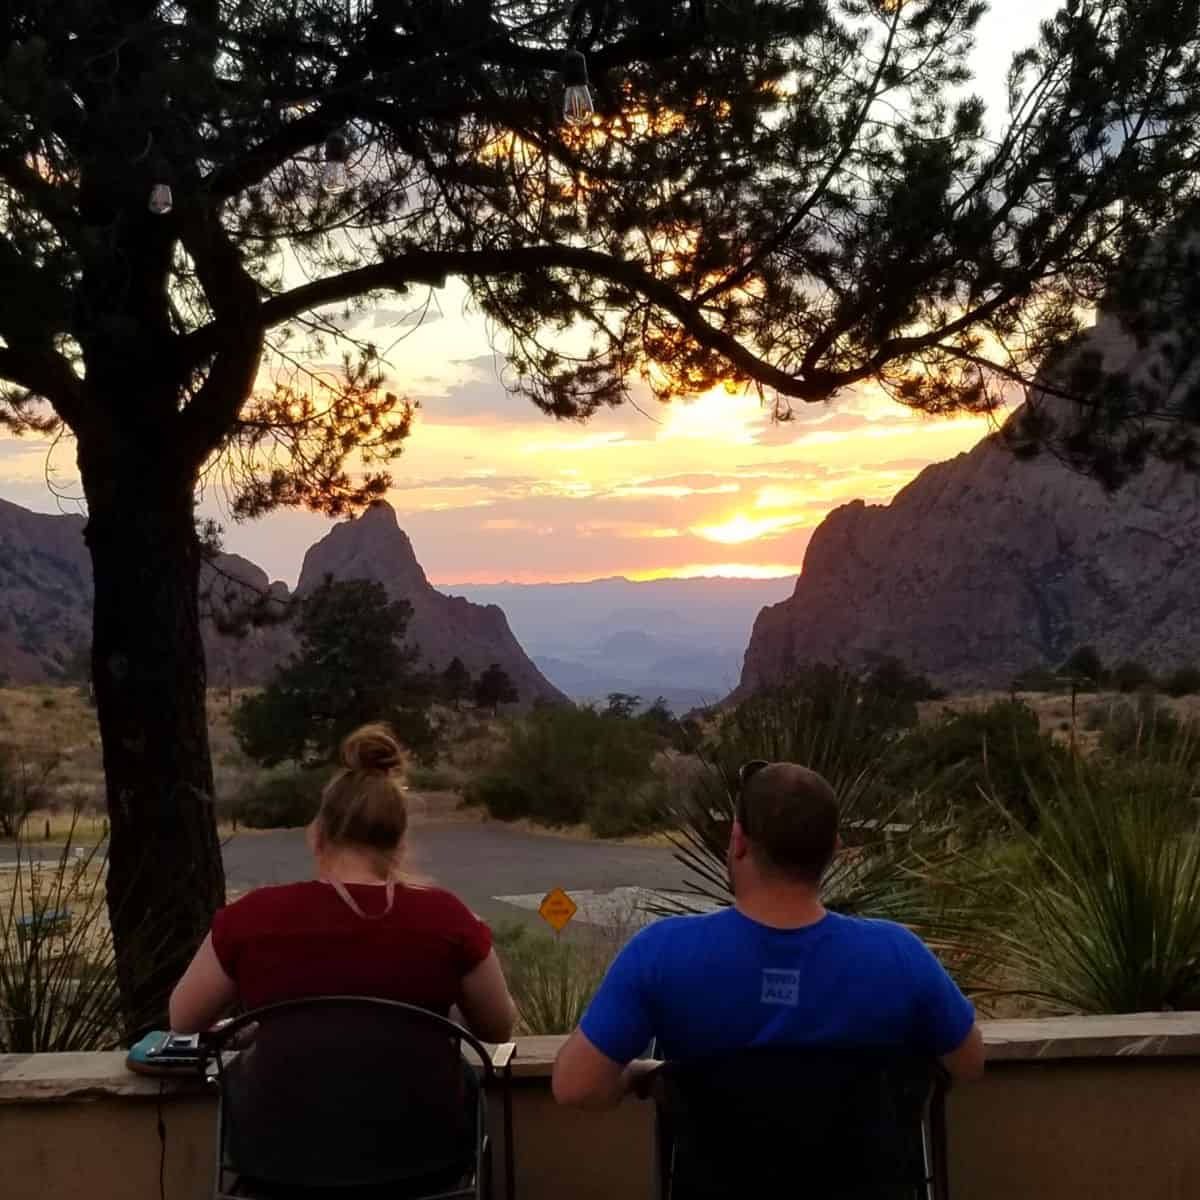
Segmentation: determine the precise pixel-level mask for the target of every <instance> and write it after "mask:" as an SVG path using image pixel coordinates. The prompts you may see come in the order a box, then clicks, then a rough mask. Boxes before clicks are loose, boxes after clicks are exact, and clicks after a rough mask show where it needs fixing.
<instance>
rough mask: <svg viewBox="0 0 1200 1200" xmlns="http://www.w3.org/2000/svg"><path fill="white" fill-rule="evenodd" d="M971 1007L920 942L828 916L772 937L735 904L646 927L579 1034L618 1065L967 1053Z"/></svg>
mask: <svg viewBox="0 0 1200 1200" xmlns="http://www.w3.org/2000/svg"><path fill="white" fill-rule="evenodd" d="M974 1022H975V1010H974V1009H973V1008H972V1007H971V1003H970V1001H969V1000H967V998H966V997H965V996H964V995H963V994H962V992H960V991H959V990H958V987H957V986H956V985H955V983H954V981H953V980H952V979H951V978H950V976H949V975H948V974H946V971H945V970H944V969H943V967H942V965H941V963H939V962H938V960H937V959H936V958H935V957H934V956H933V954H932V952H931V951H930V950H929V948H928V947H927V946H926V945H925V943H924V942H922V941H921V939H920V938H918V937H917V936H916V935H915V934H912V933H910V932H909V931H908V930H907V929H905V928H904V927H903V926H902V925H895V924H893V923H892V922H891V921H873V920H864V919H862V918H858V917H844V916H840V915H838V914H837V913H828V914H827V915H826V916H824V917H823V918H822V919H821V920H820V921H818V922H817V923H816V924H815V925H809V926H805V927H804V928H801V929H772V928H770V927H769V926H766V925H760V924H758V922H756V921H752V920H750V918H749V917H746V916H743V915H742V913H740V912H738V911H737V909H735V908H727V909H723V910H722V911H720V912H717V913H711V914H706V915H704V916H693V917H669V918H667V919H666V920H663V921H658V922H656V923H655V924H653V925H649V926H647V927H646V928H645V929H643V930H642V931H641V932H640V933H638V934H637V936H636V937H634V938H633V939H632V940H631V941H630V942H629V944H628V945H627V946H626V947H625V948H624V949H623V950H622V951H621V953H620V954H619V955H618V956H617V958H616V960H615V961H614V963H613V964H612V966H611V967H610V968H609V971H608V974H607V975H606V976H605V979H604V982H603V983H602V984H601V985H600V990H599V991H598V992H597V993H596V996H595V998H594V999H593V1000H592V1003H591V1005H590V1006H589V1008H588V1010H587V1013H586V1014H585V1015H584V1018H583V1021H582V1022H581V1025H580V1028H582V1030H583V1032H584V1034H585V1035H586V1036H587V1039H588V1040H589V1041H590V1042H591V1043H592V1045H594V1046H595V1047H596V1049H597V1050H599V1051H601V1052H602V1053H603V1054H606V1055H607V1056H608V1057H609V1058H611V1059H613V1060H615V1061H616V1062H619V1063H627V1062H629V1061H630V1060H631V1059H633V1058H636V1057H638V1055H640V1054H644V1053H645V1051H646V1047H647V1046H648V1045H649V1044H650V1041H651V1039H652V1038H656V1039H657V1040H658V1050H659V1052H660V1053H661V1054H662V1056H663V1057H666V1058H690V1057H693V1056H696V1055H703V1054H717V1053H721V1052H722V1051H728V1050H739V1049H743V1048H746V1047H749V1046H765V1045H783V1046H833V1047H838V1046H840V1047H845V1048H850V1047H855V1048H861V1049H885V1050H910V1051H912V1052H914V1053H919V1054H928V1055H930V1056H934V1057H938V1056H941V1055H943V1054H948V1053H950V1051H951V1050H955V1049H957V1048H958V1047H959V1046H960V1045H962V1042H963V1040H964V1039H965V1038H966V1036H967V1034H968V1033H970V1031H971V1026H972V1025H973V1024H974Z"/></svg>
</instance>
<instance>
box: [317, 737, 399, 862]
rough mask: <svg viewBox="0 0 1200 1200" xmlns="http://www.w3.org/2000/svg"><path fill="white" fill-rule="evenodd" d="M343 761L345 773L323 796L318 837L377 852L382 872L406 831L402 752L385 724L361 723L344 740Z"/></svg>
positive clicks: (342, 771) (336, 843)
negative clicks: (401, 770) (401, 771)
mask: <svg viewBox="0 0 1200 1200" xmlns="http://www.w3.org/2000/svg"><path fill="white" fill-rule="evenodd" d="M340 757H341V762H342V767H341V770H339V771H338V773H337V774H336V775H334V777H333V778H332V779H331V780H330V781H329V782H328V783H327V784H326V785H325V790H324V791H323V792H322V793H321V807H320V809H319V810H318V811H317V817H316V828H317V833H318V835H319V836H320V839H321V841H322V842H324V843H325V844H326V845H329V846H345V847H353V848H354V849H358V850H368V851H374V852H375V853H376V854H377V855H379V859H380V867H381V874H384V873H386V870H387V869H388V868H390V867H391V866H392V864H393V862H394V859H395V856H396V852H397V850H398V849H399V848H400V843H401V842H402V841H403V840H404V834H405V831H406V830H407V829H408V805H407V803H406V801H405V799H404V788H403V785H402V783H401V776H400V769H401V768H402V767H403V766H404V751H403V750H402V749H401V748H400V743H399V742H398V741H396V738H395V736H394V735H393V733H392V731H391V730H390V729H389V728H388V727H387V726H386V725H382V724H374V725H363V726H362V727H361V728H359V729H356V730H355V731H354V732H353V733H351V734H349V735H348V736H347V737H346V738H345V740H344V741H343V742H342V745H341V751H340Z"/></svg>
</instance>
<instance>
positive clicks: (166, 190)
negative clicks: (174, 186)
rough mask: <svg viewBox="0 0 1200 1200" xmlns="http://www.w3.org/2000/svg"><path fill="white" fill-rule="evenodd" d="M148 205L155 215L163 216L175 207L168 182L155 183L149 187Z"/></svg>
mask: <svg viewBox="0 0 1200 1200" xmlns="http://www.w3.org/2000/svg"><path fill="white" fill-rule="evenodd" d="M149 207H150V211H151V212H152V213H153V214H154V215H155V216H156V217H165V216H166V215H167V213H169V212H170V211H171V209H173V208H174V207H175V197H174V196H172V195H171V185H170V184H169V183H156V184H155V185H154V186H153V187H152V188H151V189H150V205H149Z"/></svg>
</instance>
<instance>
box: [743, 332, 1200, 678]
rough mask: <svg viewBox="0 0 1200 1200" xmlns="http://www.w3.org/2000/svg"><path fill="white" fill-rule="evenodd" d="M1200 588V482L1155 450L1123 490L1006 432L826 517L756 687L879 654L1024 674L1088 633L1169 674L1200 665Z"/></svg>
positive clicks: (749, 658) (1109, 352) (753, 658)
mask: <svg viewBox="0 0 1200 1200" xmlns="http://www.w3.org/2000/svg"><path fill="white" fill-rule="evenodd" d="M1084 345H1085V347H1086V348H1090V349H1093V350H1099V351H1100V353H1101V354H1102V355H1103V356H1104V361H1105V365H1106V366H1107V367H1110V368H1114V369H1115V368H1117V367H1122V368H1128V369H1129V370H1130V371H1131V372H1132V373H1133V374H1140V373H1142V372H1143V371H1144V370H1146V369H1147V368H1148V364H1149V363H1151V362H1152V361H1153V355H1154V348H1153V347H1152V348H1151V350H1150V351H1149V352H1146V353H1138V351H1137V350H1136V348H1135V347H1134V346H1133V343H1132V342H1131V341H1130V340H1129V339H1128V338H1127V337H1125V335H1124V334H1123V332H1122V330H1121V329H1120V328H1119V327H1118V326H1117V325H1116V324H1115V323H1114V322H1113V321H1112V320H1111V319H1107V318H1105V319H1102V320H1101V321H1100V322H1099V323H1098V324H1097V326H1096V328H1095V329H1094V330H1093V331H1092V332H1091V333H1090V334H1089V335H1088V337H1087V339H1085V343H1084ZM1036 399H1037V401H1038V402H1039V403H1041V404H1042V405H1043V406H1046V405H1052V404H1053V403H1054V402H1052V401H1047V400H1045V399H1044V398H1043V397H1040V396H1038V397H1036ZM1014 419H1015V418H1014ZM1198 594H1200V478H1197V477H1196V476H1195V475H1194V474H1188V473H1186V472H1184V471H1183V470H1181V469H1180V468H1178V467H1174V466H1170V465H1167V464H1164V463H1162V462H1158V461H1153V462H1151V463H1150V464H1149V465H1148V466H1147V467H1146V469H1145V470H1144V471H1143V472H1142V473H1141V474H1139V475H1136V476H1135V477H1134V478H1133V479H1132V480H1131V481H1130V482H1129V483H1127V484H1126V485H1125V486H1124V487H1123V488H1121V489H1120V490H1119V491H1117V492H1116V493H1113V494H1107V493H1105V491H1104V490H1103V489H1102V488H1101V487H1100V485H1099V484H1097V483H1095V482H1094V481H1093V480H1091V479H1088V478H1086V477H1084V476H1082V475H1079V474H1077V473H1074V472H1072V471H1070V470H1068V469H1067V468H1066V467H1064V466H1063V465H1061V463H1059V462H1058V461H1057V460H1056V459H1054V458H1052V457H1050V456H1045V457H1042V458H1038V459H1035V460H1033V461H1018V460H1017V459H1015V458H1013V456H1012V455H1011V454H1010V453H1009V451H1008V450H1007V449H1006V448H1005V447H1004V446H1003V445H1002V444H1000V442H999V439H996V438H989V439H986V440H984V441H983V442H981V443H980V444H979V445H977V446H976V447H975V448H974V449H973V450H971V451H970V452H969V453H966V454H961V455H959V456H958V457H956V458H954V459H952V460H950V461H949V462H944V463H938V464H936V465H934V466H931V467H927V468H926V469H925V470H924V471H922V472H921V474H920V475H918V476H917V478H916V479H915V480H914V481H913V482H912V483H911V484H909V485H908V486H907V487H906V488H904V489H903V490H902V491H901V492H899V493H898V494H897V495H896V497H895V499H894V500H893V501H892V502H891V503H890V504H888V505H885V506H878V505H867V504H864V503H863V502H862V501H855V502H854V503H852V504H847V505H844V506H843V507H841V508H838V509H835V510H834V511H833V512H831V513H830V514H829V516H828V517H826V519H825V520H824V521H823V522H822V523H821V525H820V526H819V527H818V529H817V530H816V532H815V533H814V534H813V538H812V541H811V543H810V544H809V548H808V552H807V554H806V555H805V560H804V569H803V572H802V574H801V575H800V578H799V579H798V580H797V582H796V589H795V591H794V593H793V594H792V596H791V597H790V598H789V599H788V600H785V601H784V602H782V603H781V604H776V605H773V606H771V607H769V608H765V609H763V610H762V612H761V613H760V615H759V617H758V620H757V621H756V623H755V626H754V632H753V634H752V635H751V639H750V645H749V647H748V649H747V651H746V656H745V661H744V665H743V670H742V680H741V686H740V687H739V689H738V690H739V692H740V693H745V692H746V691H749V690H753V689H754V688H756V687H759V686H762V685H763V684H768V683H771V682H776V681H778V680H780V679H781V678H784V677H785V676H786V675H787V674H788V673H789V672H790V671H791V670H793V669H794V668H795V667H796V666H797V665H800V664H803V663H807V662H817V661H824V662H844V663H846V664H847V665H858V664H861V663H863V662H865V661H868V660H869V659H870V658H871V656H872V655H875V654H890V655H895V656H896V657H898V658H900V659H902V660H903V661H905V662H907V663H909V664H910V665H912V666H914V667H916V668H918V669H920V670H923V671H926V672H928V673H929V674H930V675H931V676H932V677H934V678H935V679H937V680H938V681H939V682H941V683H942V684H943V685H945V686H949V687H969V686H1007V685H1008V683H1009V681H1010V680H1011V679H1012V677H1013V675H1014V674H1016V673H1017V672H1019V671H1021V670H1023V669H1025V668H1027V667H1030V666H1033V665H1040V664H1043V663H1052V664H1057V663H1060V662H1061V661H1062V660H1063V659H1064V658H1066V656H1067V655H1068V654H1069V653H1070V652H1071V650H1072V649H1074V648H1075V647H1077V646H1079V645H1081V644H1085V643H1090V644H1093V645H1095V646H1096V647H1097V649H1098V650H1099V651H1100V654H1101V655H1102V656H1103V657H1104V658H1105V659H1106V660H1107V661H1109V662H1118V661H1120V660H1123V659H1138V660H1141V661H1143V662H1144V663H1146V664H1147V665H1148V666H1150V667H1151V668H1154V669H1159V670H1161V669H1164V668H1169V667H1171V666H1175V665H1179V664H1180V663H1183V662H1188V661H1200V604H1198V603H1197V600H1196V597H1197V595H1198Z"/></svg>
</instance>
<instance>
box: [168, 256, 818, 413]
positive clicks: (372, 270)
mask: <svg viewBox="0 0 1200 1200" xmlns="http://www.w3.org/2000/svg"><path fill="white" fill-rule="evenodd" d="M554 269H559V270H567V271H580V272H582V273H584V274H587V275H590V276H592V277H594V278H598V279H606V280H608V281H609V282H611V283H617V284H620V285H621V286H623V287H626V288H628V289H630V290H631V291H633V292H636V293H638V294H639V295H641V296H642V297H644V298H645V299H646V300H648V301H650V303H651V304H653V305H655V306H656V307H657V308H660V309H662V310H663V311H664V312H667V313H670V315H671V316H673V317H674V318H675V319H676V320H677V321H678V322H679V324H680V325H681V326H682V327H683V328H684V329H685V330H686V331H687V333H688V334H689V336H691V337H693V338H694V339H695V340H696V342H697V343H699V344H700V345H701V346H704V347H705V348H706V349H709V350H712V351H715V352H716V353H718V354H720V355H722V356H723V357H724V358H726V359H728V361H729V362H730V363H731V364H732V365H733V366H734V367H736V368H737V369H738V370H739V371H741V372H743V373H744V374H746V375H747V376H749V377H750V378H752V379H755V380H757V381H758V382H759V383H761V384H763V385H764V386H766V387H770V388H774V389H775V390H776V391H778V392H780V393H781V394H783V395H786V396H792V397H795V398H797V399H802V400H807V401H816V400H824V399H826V398H827V397H828V396H829V395H830V393H831V392H832V391H834V390H836V388H837V387H838V386H839V381H838V377H837V376H834V375H830V374H817V373H814V374H813V375H812V376H811V377H809V378H801V377H797V376H793V375H790V374H788V373H787V372H786V371H781V370H780V369H779V368H778V367H775V366H773V365H772V364H771V363H769V362H767V361H766V360H765V359H763V358H760V357H759V356H758V355H756V354H754V353H753V352H752V351H750V350H748V349H747V348H746V347H745V346H743V345H742V344H741V343H740V342H739V341H738V340H737V338H735V337H733V336H732V335H730V334H727V333H724V332H723V331H722V330H719V329H715V328H714V327H713V326H712V325H710V324H709V323H708V321H707V320H706V319H705V318H704V316H703V314H702V312H701V311H700V309H699V308H698V307H697V306H696V305H695V304H694V303H693V302H691V301H689V300H687V299H686V298H685V297H683V296H681V295H680V294H679V292H677V291H676V290H675V288H674V287H672V286H671V285H670V284H669V283H664V282H663V281H662V280H660V279H657V278H656V277H655V276H653V275H651V274H650V273H649V272H648V271H645V270H644V269H643V268H642V267H640V266H638V265H637V264H636V263H630V262H625V261H623V260H621V259H618V258H614V257H612V256H611V255H608V254H602V253H600V252H599V251H596V250H585V249H582V248H577V247H573V246H529V247H524V248H514V249H497V250H442V251H438V250H429V251H422V250H417V251H412V252H411V253H408V254H404V255H401V256H399V257H397V258H392V259H387V260H385V261H383V262H380V263H375V264H373V265H371V266H369V267H360V268H358V269H357V270H353V271H347V272H345V273H344V274H342V275H335V276H331V277H330V278H328V279H318V280H316V281H314V282H313V283H308V284H304V285H302V286H300V287H297V288H293V289H292V290H291V291H289V292H284V293H283V294H281V295H279V296H276V297H274V298H273V299H271V300H267V301H265V302H264V303H262V304H260V305H259V307H258V312H257V319H258V323H259V328H260V329H263V330H266V329H270V328H272V327H273V326H276V325H282V324H285V323H286V322H287V321H290V320H291V319H292V318H294V317H297V316H299V315H300V314H301V313H304V312H308V311H309V310H310V309H313V308H320V307H323V306H324V305H327V304H336V303H339V302H341V301H345V300H351V299H354V298H355V297H358V296H363V295H366V294H368V293H370V292H376V291H389V290H390V291H399V290H402V289H404V288H406V287H408V286H409V285H410V284H414V283H419V284H425V285H428V286H430V287H442V286H444V285H445V282H446V280H447V278H448V277H450V276H452V275H458V276H467V277H470V276H473V275H475V276H501V275H525V274H534V273H536V272H538V271H545V270H554ZM235 332H236V330H235V329H234V328H232V327H231V326H230V325H229V324H228V323H226V322H222V321H220V320H219V319H218V320H216V321H213V322H212V323H210V324H209V325H206V326H204V327H203V328H201V329H198V330H196V331H195V332H194V333H192V334H189V335H188V336H187V337H186V338H184V339H183V342H182V344H181V350H182V351H183V353H184V355H185V356H186V357H187V359H188V360H189V361H192V362H199V361H203V359H204V358H205V357H207V356H208V355H211V354H212V353H215V352H216V351H217V350H218V349H219V348H220V347H221V346H222V345H223V344H224V342H225V339H226V338H227V337H229V336H231V334H233V333H235Z"/></svg>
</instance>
